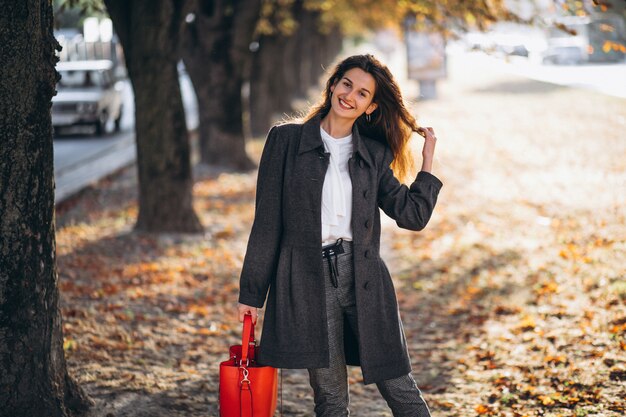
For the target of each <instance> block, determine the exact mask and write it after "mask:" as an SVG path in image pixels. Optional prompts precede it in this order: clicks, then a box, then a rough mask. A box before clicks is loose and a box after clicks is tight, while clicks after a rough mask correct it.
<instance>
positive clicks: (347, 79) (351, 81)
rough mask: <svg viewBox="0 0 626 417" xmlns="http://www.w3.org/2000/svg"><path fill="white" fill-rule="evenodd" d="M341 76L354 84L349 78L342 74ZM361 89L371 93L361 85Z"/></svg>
mask: <svg viewBox="0 0 626 417" xmlns="http://www.w3.org/2000/svg"><path fill="white" fill-rule="evenodd" d="M343 78H345V79H346V80H348V81H350V82H351V83H352V84H354V82H353V81H352V80H351V79H350V78H348V77H345V76H344V77H343ZM361 90H365V91H367V92H368V93H369V94H372V93H371V92H370V90H368V89H367V88H363V87H361Z"/></svg>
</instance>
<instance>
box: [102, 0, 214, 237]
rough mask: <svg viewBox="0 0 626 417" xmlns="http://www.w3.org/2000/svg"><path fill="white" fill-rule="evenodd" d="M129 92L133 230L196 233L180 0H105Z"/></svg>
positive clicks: (197, 228)
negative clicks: (135, 194)
mask: <svg viewBox="0 0 626 417" xmlns="http://www.w3.org/2000/svg"><path fill="white" fill-rule="evenodd" d="M104 3H105V4H106V6H107V9H108V12H109V15H110V16H111V20H112V21H113V26H114V27H115V30H116V32H117V34H118V36H119V38H120V41H121V43H122V46H123V48H124V56H125V58H126V65H127V67H128V74H129V76H130V80H131V82H132V84H133V90H134V92H135V132H136V141H137V169H138V177H139V215H138V218H137V224H136V226H135V229H136V230H139V231H146V232H182V233H196V232H201V231H202V229H203V228H202V225H201V224H200V221H199V219H198V216H197V215H196V213H195V211H194V209H193V204H192V203H193V195H192V186H193V178H192V172H191V150H190V145H189V135H188V132H187V126H186V124H185V112H184V108H183V102H182V97H181V94H180V86H179V82H178V73H177V70H176V65H177V62H178V52H179V51H178V31H179V27H180V24H181V19H182V17H181V16H182V10H183V6H184V0H179V1H176V0H158V1H157V0H155V1H147V0H144V1H132V2H127V1H125V0H105V1H104Z"/></svg>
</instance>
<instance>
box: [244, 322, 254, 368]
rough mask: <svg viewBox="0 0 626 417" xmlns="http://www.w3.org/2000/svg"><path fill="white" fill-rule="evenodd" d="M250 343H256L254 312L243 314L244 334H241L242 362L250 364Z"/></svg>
mask: <svg viewBox="0 0 626 417" xmlns="http://www.w3.org/2000/svg"><path fill="white" fill-rule="evenodd" d="M250 343H256V339H255V338H254V324H252V314H250V313H246V314H245V315H244V316H243V334H242V335H241V364H243V363H244V362H245V364H246V365H248V364H249V363H250V362H249V360H248V353H249V349H250Z"/></svg>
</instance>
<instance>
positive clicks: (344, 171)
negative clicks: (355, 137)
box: [320, 126, 352, 246]
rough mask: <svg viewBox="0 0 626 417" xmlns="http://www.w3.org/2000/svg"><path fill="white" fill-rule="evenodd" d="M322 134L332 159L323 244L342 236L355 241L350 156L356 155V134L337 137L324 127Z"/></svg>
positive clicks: (327, 180)
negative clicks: (354, 153) (352, 226)
mask: <svg viewBox="0 0 626 417" xmlns="http://www.w3.org/2000/svg"><path fill="white" fill-rule="evenodd" d="M320 134H321V136H322V141H323V142H324V148H325V149H326V152H330V162H329V165H328V170H327V171H326V177H324V186H323V188H322V246H324V245H327V244H329V243H334V242H335V241H336V240H337V239H338V238H340V237H341V238H343V239H344V240H352V229H351V227H350V220H351V218H352V180H351V179H350V171H348V159H350V157H351V156H352V134H349V135H348V136H346V137H343V138H337V139H335V138H333V137H332V136H330V135H329V134H328V133H326V131H325V130H324V129H322V127H321V126H320Z"/></svg>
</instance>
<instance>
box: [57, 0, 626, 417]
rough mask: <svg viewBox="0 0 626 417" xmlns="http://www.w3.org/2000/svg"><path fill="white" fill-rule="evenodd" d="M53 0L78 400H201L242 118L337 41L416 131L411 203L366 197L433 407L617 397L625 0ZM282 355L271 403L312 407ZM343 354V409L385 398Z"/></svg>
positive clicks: (620, 392) (317, 77) (568, 416)
mask: <svg viewBox="0 0 626 417" xmlns="http://www.w3.org/2000/svg"><path fill="white" fill-rule="evenodd" d="M55 5H56V19H57V29H56V33H55V35H56V38H57V40H58V41H59V46H60V50H59V51H58V55H59V58H60V60H59V62H58V64H57V70H58V72H59V74H60V75H61V78H60V80H59V83H58V86H57V95H56V96H55V97H54V98H53V105H52V122H53V124H54V126H55V137H54V157H55V177H56V178H55V179H56V199H57V207H56V212H55V213H56V226H57V227H56V230H57V235H56V242H57V254H58V270H59V288H60V290H61V294H62V299H63V305H62V309H63V319H64V338H65V340H64V348H65V353H66V357H67V360H68V367H69V368H70V370H71V371H72V373H73V375H75V376H76V379H77V381H78V383H79V384H80V385H81V386H82V387H84V388H85V389H86V390H87V391H88V392H89V395H90V396H92V397H93V398H94V399H96V400H97V404H98V405H97V406H96V407H94V411H93V414H92V416H98V417H106V416H110V415H118V416H145V415H150V416H168V417H170V416H186V417H188V416H205V415H213V416H215V415H218V409H217V408H218V407H217V403H218V401H217V398H218V372H217V371H218V366H217V365H218V363H219V362H220V361H222V360H226V358H227V348H228V346H229V345H231V344H235V343H239V342H240V341H241V327H240V323H239V322H238V320H237V317H236V316H235V314H234V313H235V306H236V301H237V297H238V279H239V274H240V270H241V265H242V262H243V257H244V254H245V251H246V244H247V240H248V237H249V233H250V229H251V226H252V222H253V219H254V215H255V195H256V194H255V193H256V174H257V168H258V165H257V164H258V161H259V158H260V155H261V151H262V149H263V146H264V143H265V138H266V134H267V132H268V130H269V129H270V127H271V126H272V125H273V124H274V123H277V122H279V121H281V120H284V119H289V118H291V117H293V116H297V115H298V114H299V112H301V111H306V109H307V108H308V107H309V106H310V105H312V104H313V103H315V102H316V101H317V99H318V98H319V95H320V92H321V91H322V88H323V83H324V82H325V81H326V78H327V76H328V72H329V71H331V70H332V68H333V65H334V64H335V63H336V62H338V61H340V60H341V59H343V58H345V57H347V56H349V55H352V54H357V53H371V54H373V55H375V56H376V57H377V58H378V59H379V60H381V61H382V62H383V63H385V64H386V65H387V66H388V67H389V68H390V70H391V72H392V73H393V75H394V77H395V78H396V80H397V82H398V84H399V85H400V87H401V90H402V94H403V96H404V98H405V100H406V101H407V103H408V105H409V107H410V109H411V111H412V112H413V114H414V115H415V116H416V118H417V122H418V124H420V125H422V126H432V127H433V128H434V130H435V131H436V133H437V138H438V140H437V145H436V151H435V161H434V164H433V171H432V172H433V174H434V175H435V176H437V177H438V178H440V179H441V180H442V182H443V184H444V186H443V188H442V190H441V192H440V194H439V197H438V201H437V206H436V208H435V210H434V213H433V216H432V218H431V219H430V221H429V224H428V226H427V227H426V228H425V229H424V230H423V231H420V232H419V233H415V232H413V231H408V230H404V229H400V228H398V227H397V225H396V224H395V222H394V221H393V219H391V218H389V217H387V216H385V215H384V213H382V212H381V223H382V236H381V258H383V259H384V260H385V263H386V264H387V265H388V266H389V269H390V271H391V275H392V277H393V280H394V287H395V289H396V292H397V297H398V303H399V306H400V312H401V315H402V320H403V325H404V331H405V334H406V338H407V343H408V348H409V351H410V354H411V361H412V365H413V369H414V376H415V378H416V381H417V383H418V386H419V388H420V389H421V390H422V391H423V392H424V394H425V398H426V400H427V401H428V403H429V406H430V407H431V410H432V411H433V415H436V416H441V417H457V416H504V417H524V416H528V417H530V416H532V417H583V416H598V417H600V416H602V417H618V416H623V415H624V413H625V412H626V401H625V400H624V398H625V396H624V381H625V380H626V361H625V360H624V358H625V356H624V352H625V351H626V263H625V261H624V260H625V259H626V226H625V225H626V212H625V211H624V207H626V135H625V134H624V132H626V47H625V45H626V39H625V36H626V34H625V21H626V2H625V1H623V0H535V1H531V0H517V1H514V0H506V1H505V0H439V1H427V0H400V1H389V0H345V1H339V0H275V1H269V0H263V1H262V0H238V1H234V0H233V1H200V0H176V1H173V0H170V1H165V0H150V1H148V0H144V1H139V0H133V1H126V0H104V1H103V2H99V1H93V0H90V1H87V0H68V1H65V2H61V1H55ZM410 145H411V149H412V151H413V154H414V156H415V160H416V167H415V169H414V170H412V171H411V172H412V174H416V173H417V167H419V163H420V162H421V159H420V158H421V149H422V146H423V139H422V138H421V137H420V136H419V135H413V137H412V138H411V142H410ZM99 178H102V179H100V180H98V179H99ZM413 178H414V177H413ZM413 178H409V179H408V181H407V182H410V181H412V180H413ZM137 231H139V232H140V233H136V232H137ZM144 232H151V233H144ZM180 232H183V233H180ZM188 232H193V233H188ZM356 279H357V280H358V279H359V278H358V277H356ZM260 320H261V321H260V323H261V322H262V318H260ZM259 330H260V328H259ZM261 342H262V339H261ZM283 371H284V374H283V375H284V385H283V389H284V406H285V407H284V408H285V413H284V414H285V415H299V416H308V415H311V410H313V400H312V395H311V390H310V387H309V384H308V377H307V376H308V374H307V372H306V370H301V369H300V370H297V369H296V370H291V369H289V370H288V369H285V370H283ZM348 377H349V382H350V395H351V411H352V413H353V414H354V415H357V416H368V417H369V416H387V417H388V416H390V415H391V414H390V412H389V409H388V407H387V405H386V403H385V402H384V400H383V399H382V397H380V395H379V394H378V392H377V390H376V387H375V386H363V385H362V384H361V383H360V382H361V381H362V377H361V375H360V369H359V368H357V367H350V368H349V374H348Z"/></svg>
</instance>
